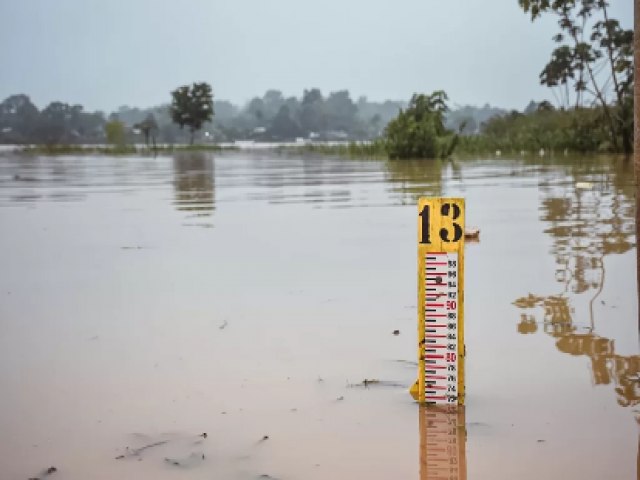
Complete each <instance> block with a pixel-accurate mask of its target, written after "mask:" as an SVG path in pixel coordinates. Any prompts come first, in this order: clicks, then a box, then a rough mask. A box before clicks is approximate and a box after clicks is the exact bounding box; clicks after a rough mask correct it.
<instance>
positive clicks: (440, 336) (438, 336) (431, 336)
mask: <svg viewBox="0 0 640 480" xmlns="http://www.w3.org/2000/svg"><path fill="white" fill-rule="evenodd" d="M424 338H447V336H446V335H425V336H424Z"/></svg>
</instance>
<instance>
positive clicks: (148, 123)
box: [134, 113, 158, 147]
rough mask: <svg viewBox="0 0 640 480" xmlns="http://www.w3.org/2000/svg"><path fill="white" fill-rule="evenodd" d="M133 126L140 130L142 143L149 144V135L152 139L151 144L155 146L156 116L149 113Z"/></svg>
mask: <svg viewBox="0 0 640 480" xmlns="http://www.w3.org/2000/svg"><path fill="white" fill-rule="evenodd" d="M134 127H135V128H138V129H140V131H141V132H142V134H143V135H144V143H145V145H146V146H147V147H148V146H149V138H150V137H151V138H152V139H153V145H154V147H155V144H156V133H157V132H158V122H156V117H155V115H154V114H153V113H149V114H148V115H147V118H145V119H144V120H143V121H142V122H140V123H137V124H135V125H134Z"/></svg>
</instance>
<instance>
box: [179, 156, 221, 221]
mask: <svg viewBox="0 0 640 480" xmlns="http://www.w3.org/2000/svg"><path fill="white" fill-rule="evenodd" d="M173 174H174V181H173V185H174V192H175V201H174V205H175V207H176V209H177V210H180V211H188V212H195V213H197V214H198V216H210V215H212V213H213V210H215V175H214V161H213V156H212V155H211V154H207V153H205V152H187V153H180V154H177V155H175V156H174V158H173Z"/></svg>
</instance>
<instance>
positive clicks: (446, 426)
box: [418, 405, 467, 480]
mask: <svg viewBox="0 0 640 480" xmlns="http://www.w3.org/2000/svg"><path fill="white" fill-rule="evenodd" d="M418 412H419V413H418V414H419V420H418V423H419V426H420V480H466V478H467V457H466V445H467V429H466V423H465V409H464V407H463V406H461V407H454V406H448V405H445V406H434V405H429V406H425V405H421V406H420V409H419V410H418Z"/></svg>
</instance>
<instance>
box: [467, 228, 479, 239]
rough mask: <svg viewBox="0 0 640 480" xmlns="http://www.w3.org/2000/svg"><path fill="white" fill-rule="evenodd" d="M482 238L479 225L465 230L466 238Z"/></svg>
mask: <svg viewBox="0 0 640 480" xmlns="http://www.w3.org/2000/svg"><path fill="white" fill-rule="evenodd" d="M479 238H480V229H479V228H478V227H469V228H465V230H464V239H465V240H478V239H479Z"/></svg>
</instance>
